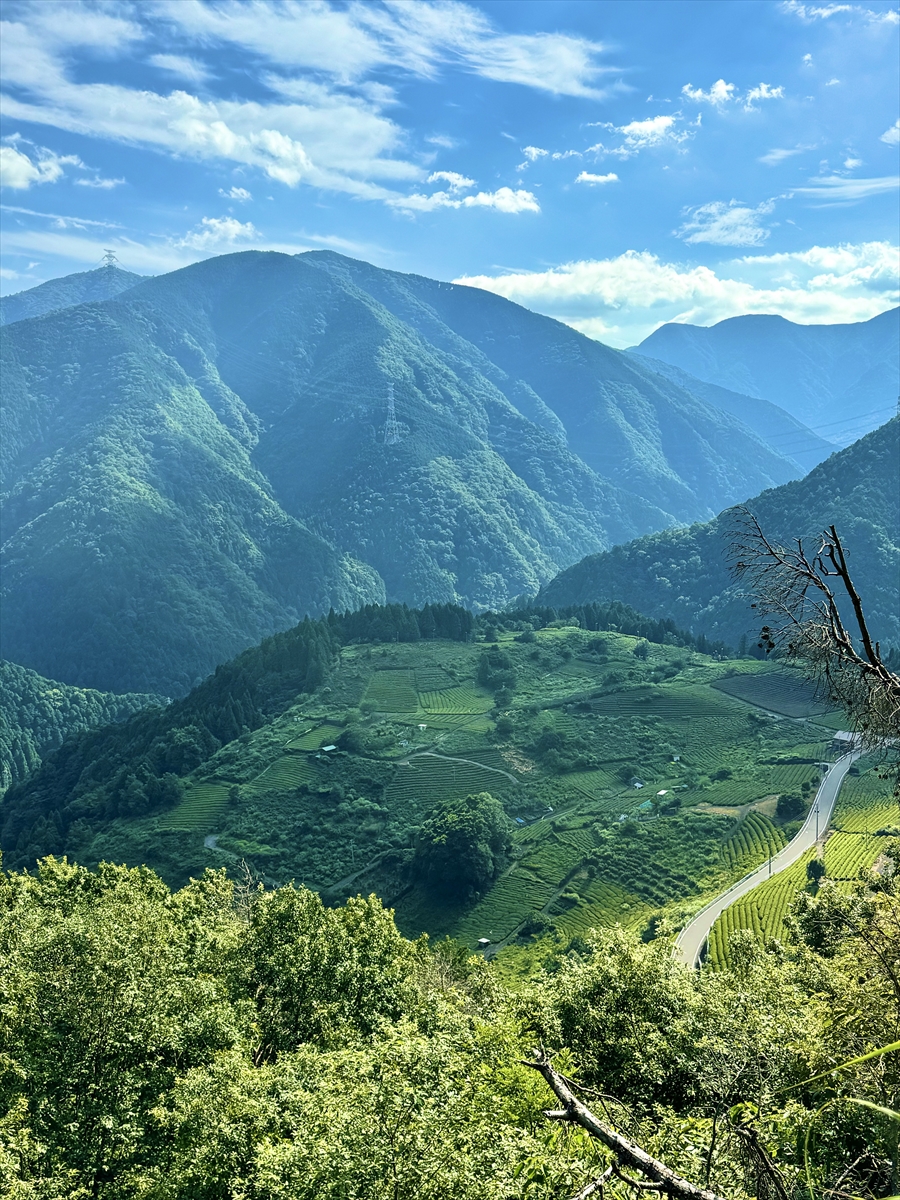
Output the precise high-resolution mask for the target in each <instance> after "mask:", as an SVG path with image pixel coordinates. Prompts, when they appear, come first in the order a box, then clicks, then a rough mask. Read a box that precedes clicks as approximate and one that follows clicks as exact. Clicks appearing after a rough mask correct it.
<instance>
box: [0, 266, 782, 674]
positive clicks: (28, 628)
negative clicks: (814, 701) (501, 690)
mask: <svg viewBox="0 0 900 1200" xmlns="http://www.w3.org/2000/svg"><path fill="white" fill-rule="evenodd" d="M445 291H446V292H447V297H445V296H444V293H445ZM432 300H433V301H434V303H433V304H432V303H431V301H432ZM388 301H389V302H390V304H388ZM441 307H444V308H447V310H448V311H447V317H448V321H444V320H443V319H442V317H441V315H440V313H439V311H438V309H439V308H441ZM450 318H452V321H453V323H454V324H455V326H457V327H459V328H460V329H461V330H462V332H457V331H456V328H451V325H450V323H449V321H450ZM492 330H493V331H494V332H492ZM466 332H468V333H471V335H472V337H473V338H474V339H476V340H477V341H478V345H475V344H473V343H472V342H470V341H467V340H466V339H465V337H464V336H463V333H466ZM492 337H493V338H494V341H493V342H492V341H491V338H492ZM3 343H4V370H3V386H4V406H3V415H2V420H3V445H2V458H0V465H2V470H3V485H2V486H3V489H4V491H5V493H6V496H5V498H4V510H5V511H4V537H5V544H4V555H5V557H6V561H7V564H8V565H7V567H6V572H5V576H4V593H3V600H4V604H5V613H6V619H5V622H4V628H3V638H4V641H3V643H2V644H3V647H4V650H3V652H4V653H5V654H6V655H7V656H8V657H10V658H12V659H14V660H15V661H18V662H23V663H25V664H27V665H28V666H30V667H32V668H34V669H35V670H38V671H40V672H41V673H42V674H45V675H50V676H53V677H55V678H63V679H66V680H68V681H71V682H74V683H78V684H85V685H90V686H97V687H102V688H104V689H108V690H116V691H123V690H157V691H164V692H165V693H167V694H179V693H180V692H182V691H184V690H185V689H186V688H187V687H189V686H190V685H191V684H192V683H193V682H194V681H195V680H196V679H197V678H198V677H200V676H202V675H203V674H204V673H206V672H207V671H208V670H210V669H211V668H212V667H213V666H214V665H215V664H216V663H217V662H219V661H222V660H223V659H226V658H228V657H231V656H232V655H233V654H234V653H236V652H237V651H238V650H240V649H241V648H242V647H244V646H246V645H248V644H250V643H252V642H254V641H257V640H259V638H260V637H262V636H264V635H265V634H267V633H270V632H272V631H273V630H276V629H279V628H284V627H285V626H287V625H289V624H291V623H292V622H294V621H296V620H297V619H298V618H299V617H300V616H302V615H303V614H304V613H312V614H315V613H319V612H323V611H327V609H328V608H329V607H330V606H332V605H333V606H334V607H335V608H347V607H352V606H354V605H356V604H358V603H362V602H365V601H368V600H380V599H382V598H383V597H384V596H385V594H386V595H387V596H388V597H389V598H391V599H397V600H402V601H408V602H413V603H417V604H420V603H424V602H426V601H428V600H437V601H452V602H464V603H466V604H469V605H473V606H475V607H477V608H480V607H498V606H501V605H503V604H505V603H507V602H508V600H509V599H510V598H511V597H512V596H514V595H516V594H520V593H523V592H528V593H533V592H534V591H536V590H537V588H538V587H539V586H540V585H541V584H543V583H546V582H548V581H549V580H550V579H552V578H553V576H554V575H555V574H557V572H558V571H559V570H560V569H561V568H562V567H565V566H567V565H569V564H570V563H572V562H576V561H578V560H579V559H580V558H582V557H583V556H584V555H586V554H591V553H596V552H598V551H601V550H605V549H608V548H609V547H610V546H611V545H613V544H614V543H616V542H620V541H627V540H630V539H632V538H634V537H636V536H639V535H641V534H643V533H647V532H650V531H652V530H654V529H660V528H664V527H667V526H670V525H673V524H675V523H676V522H683V521H687V520H692V519H696V518H702V517H706V516H709V515H712V513H713V511H715V508H716V507H721V506H723V505H724V504H727V503H729V502H732V501H734V500H735V499H738V498H739V497H741V496H743V495H747V494H750V493H752V492H754V491H758V490H759V489H760V488H763V487H766V486H769V485H770V484H772V483H773V482H781V481H783V480H785V479H788V478H791V477H792V476H793V475H794V474H795V473H796V467H795V465H794V464H792V463H791V462H789V461H788V460H787V459H785V458H784V457H782V456H780V455H777V454H775V453H774V452H773V451H772V450H770V449H769V448H768V447H767V446H766V445H765V444H764V443H763V442H762V441H761V440H760V439H759V438H758V437H757V436H756V435H754V434H753V433H752V432H751V431H750V430H748V429H747V428H746V426H744V425H742V424H741V423H740V422H738V421H736V420H735V419H734V418H732V417H730V416H728V415H726V414H724V413H722V412H721V411H720V410H717V409H715V408H712V407H710V406H709V405H707V404H705V403H704V402H703V401H701V400H698V399H696V398H695V397H693V396H691V395H689V394H688V393H687V392H685V391H684V390H683V389H681V388H679V387H677V386H676V385H675V384H672V383H670V382H669V381H668V380H665V379H663V378H662V376H660V375H658V374H655V373H653V372H649V371H647V370H646V369H645V368H644V367H642V366H641V365H640V364H639V363H635V362H634V361H633V360H632V359H630V358H629V356H627V355H624V354H621V353H619V352H617V351H611V350H608V349H607V348H606V347H603V346H600V345H599V344H598V343H595V342H592V341H590V340H589V339H587V338H584V337H582V336H581V335H579V334H577V333H575V332H574V331H573V330H571V329H569V328H568V327H567V326H564V325H560V324H559V323H558V322H555V321H551V320H548V319H547V318H544V317H538V316H536V315H535V314H533V313H529V312H527V311H526V310H525V309H521V308H519V307H518V306H516V305H513V304H510V303H509V302H508V301H505V300H502V299H500V298H499V297H494V296H490V295H488V294H487V293H482V292H478V291H476V290H474V289H470V288H454V287H448V285H441V284H437V283H433V282H432V281H428V280H421V279H416V278H414V277H410V276H399V275H396V274H394V273H391V272H384V271H379V270H378V269H377V268H373V267H368V266H367V265H366V264H357V263H353V262H352V260H349V259H341V258H340V257H339V256H336V255H319V254H306V255H301V256H296V257H291V256H287V255H281V254H271V253H258V252H247V253H243V254H235V255H227V256H223V257H221V258H217V259H210V260H207V261H206V262H203V263H197V264H195V265H193V266H191V267H187V268H185V269H183V270H181V271H176V272H172V273H171V274H169V275H165V276H160V277H158V278H154V279H148V280H145V281H144V282H142V283H140V284H138V285H137V286H136V287H134V288H132V289H130V290H129V291H128V292H126V293H125V294H123V295H122V296H121V297H120V298H118V299H116V300H112V301H107V302H105V303H102V304H90V305H83V306H81V307H77V308H70V309H67V310H65V311H62V312H57V313H54V314H49V315H47V316H45V317H42V318H39V319H37V320H32V321H20V322H17V323H15V324H13V325H10V326H8V327H6V328H5V329H4V331H3ZM492 356H493V357H492ZM517 356H518V357H517ZM519 367H521V370H519V369H518V368H519ZM514 370H515V371H517V373H516V374H513V371H514ZM389 385H390V386H392V387H393V391H394V395H395V403H396V412H397V419H398V422H399V438H398V439H397V440H396V444H385V438H384V427H385V418H386V413H387V395H388V388H389ZM567 443H568V444H567ZM361 564H366V565H365V566H363V565H361Z"/></svg>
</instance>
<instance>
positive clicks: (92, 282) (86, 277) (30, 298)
mask: <svg viewBox="0 0 900 1200" xmlns="http://www.w3.org/2000/svg"><path fill="white" fill-rule="evenodd" d="M144 278H145V276H143V275H135V274H134V272H132V271H123V270H122V269H121V268H120V267H98V268H97V270H96V271H79V272H78V273H77V274H75V275H64V276H63V277H62V278H61V279H48V280H47V282H46V283H40V284H38V286H37V287H33V288H28V290H27V291H24V292H14V293H13V295H11V296H2V297H0V325H10V324H12V322H13V321H25V320H27V319H28V318H29V317H42V316H43V315H44V314H45V313H49V312H55V311H56V310H57V309H60V308H71V307H72V306H73V305H75V304H85V303H87V302H89V301H92V300H111V299H112V298H113V297H114V296H118V295H119V294H120V293H121V292H124V291H127V290H128V288H130V287H134V285H135V284H136V283H140V282H141V280H143V279H144Z"/></svg>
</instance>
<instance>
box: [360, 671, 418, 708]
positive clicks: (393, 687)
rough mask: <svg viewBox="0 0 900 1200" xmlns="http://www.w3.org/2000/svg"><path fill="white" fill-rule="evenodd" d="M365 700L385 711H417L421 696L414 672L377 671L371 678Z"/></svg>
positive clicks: (364, 696)
mask: <svg viewBox="0 0 900 1200" xmlns="http://www.w3.org/2000/svg"><path fill="white" fill-rule="evenodd" d="M363 702H364V703H368V704H371V705H373V706H374V707H375V709H376V710H377V711H378V712H383V713H414V712H416V710H417V709H418V707H419V698H418V695H417V693H416V689H415V687H414V672H413V671H409V670H407V671H392V670H383V671H376V672H375V673H374V674H373V675H372V678H371V679H370V680H369V685H368V687H367V688H366V690H365V694H364V695H363Z"/></svg>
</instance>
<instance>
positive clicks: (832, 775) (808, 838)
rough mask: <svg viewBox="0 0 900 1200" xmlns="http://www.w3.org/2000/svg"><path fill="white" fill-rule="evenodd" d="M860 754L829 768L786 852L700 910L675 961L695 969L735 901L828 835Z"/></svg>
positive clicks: (678, 947) (684, 933) (679, 939)
mask: <svg viewBox="0 0 900 1200" xmlns="http://www.w3.org/2000/svg"><path fill="white" fill-rule="evenodd" d="M859 755H860V751H859V750H851V751H850V752H849V753H848V754H843V755H842V756H841V757H840V758H839V759H838V760H837V762H836V763H833V764H832V766H830V767H829V768H828V771H827V773H826V775H825V778H824V779H823V780H822V782H821V783H820V784H819V790H818V792H817V793H816V799H815V802H814V803H813V806H812V808H811V809H810V810H809V816H808V817H807V818H806V820H805V821H804V823H803V825H802V827H801V829H800V832H799V833H798V834H797V836H796V837H794V838H792V839H791V840H790V841H789V842H788V844H787V845H786V846H785V848H784V849H783V850H779V852H778V853H777V854H776V855H774V856H773V858H772V860H771V864H770V863H769V862H768V861H767V862H764V863H763V865H762V866H761V867H757V869H756V870H755V871H752V872H751V873H750V874H749V875H745V876H744V878H743V879H741V880H740V881H739V882H738V883H736V884H734V885H733V886H732V887H730V888H729V889H728V891H727V892H723V893H722V894H721V896H717V897H716V898H715V900H711V901H710V903H709V904H707V905H706V907H705V908H701V909H700V911H699V912H698V913H697V915H696V916H695V917H693V918H692V919H691V920H690V921H689V922H688V923H687V925H685V927H684V929H682V931H681V933H679V935H678V937H677V938H676V940H675V957H676V958H678V959H679V960H680V961H681V962H683V963H684V964H685V965H686V966H688V967H694V966H696V965H697V959H698V958H699V957H700V952H701V950H702V949H703V946H704V944H705V943H706V939H707V938H708V937H709V933H710V930H711V929H712V927H713V925H715V923H716V921H717V920H718V919H719V917H720V916H721V915H722V913H723V912H724V911H725V909H726V908H729V907H730V906H731V905H732V904H734V902H735V900H739V899H740V898H741V896H746V894H747V893H748V892H752V891H753V889H754V888H755V887H759V885H760V884H761V883H765V881H766V880H767V879H768V878H769V877H770V875H772V876H774V875H777V874H778V873H779V871H783V870H784V869H785V867H789V866H790V865H791V863H795V862H796V861H797V859H798V858H800V857H801V855H803V854H805V853H806V851H807V850H809V848H810V847H811V846H814V845H815V843H816V840H817V838H816V834H817V831H818V837H819V838H820V839H821V838H822V837H823V836H824V835H825V831H826V830H827V829H828V823H829V821H830V820H831V814H832V812H833V811H834V803H835V801H836V800H837V795H838V792H839V791H840V788H841V784H842V783H843V782H844V776H845V775H846V774H847V772H848V771H849V769H850V764H851V763H852V762H854V761H855V760H856V759H857V758H859ZM817 809H818V816H817V814H816V810H817Z"/></svg>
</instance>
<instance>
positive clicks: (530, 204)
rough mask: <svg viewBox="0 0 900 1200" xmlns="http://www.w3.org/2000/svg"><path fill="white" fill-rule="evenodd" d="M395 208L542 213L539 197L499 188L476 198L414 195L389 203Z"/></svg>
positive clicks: (440, 194) (437, 193) (524, 192)
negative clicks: (477, 209)
mask: <svg viewBox="0 0 900 1200" xmlns="http://www.w3.org/2000/svg"><path fill="white" fill-rule="evenodd" d="M388 203H389V204H391V206H392V207H394V208H399V209H404V210H406V211H408V212H433V211H434V209H436V208H494V209H496V210H497V211H498V212H503V213H523V212H535V213H536V212H540V211H541V206H540V205H539V204H538V202H537V197H536V196H534V195H533V193H531V192H526V191H523V190H519V191H513V190H512V188H508V187H502V188H498V189H497V191H496V192H478V193H477V194H476V195H474V196H461V197H456V196H454V195H452V194H451V193H450V192H433V193H432V194H431V195H430V196H426V195H424V194H422V193H414V194H413V195H412V196H401V197H399V198H397V199H391V200H390V201H388Z"/></svg>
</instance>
